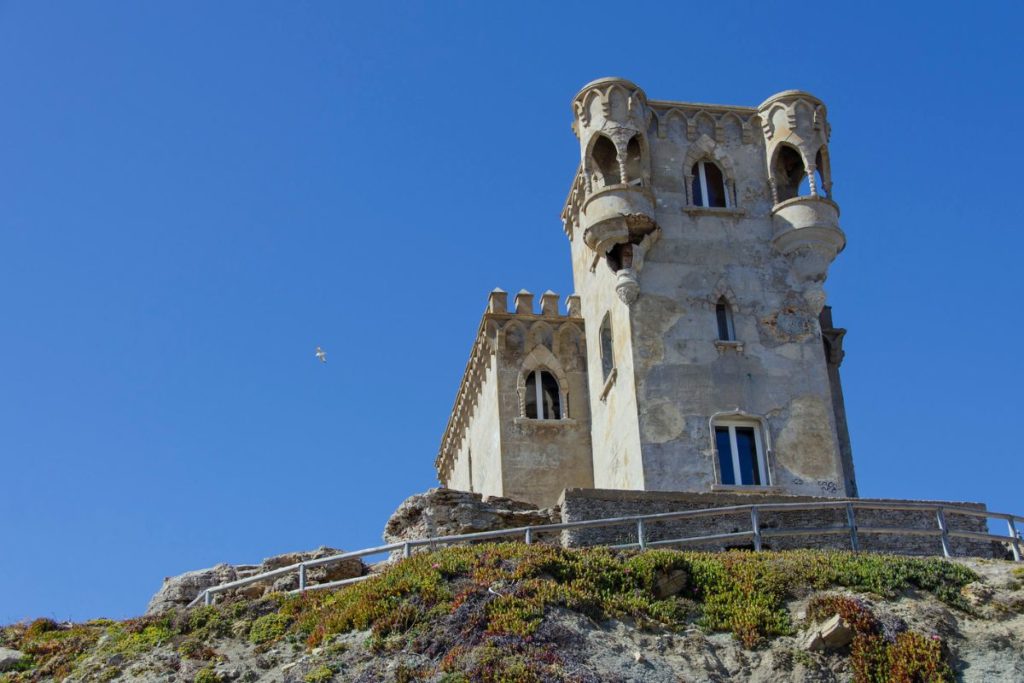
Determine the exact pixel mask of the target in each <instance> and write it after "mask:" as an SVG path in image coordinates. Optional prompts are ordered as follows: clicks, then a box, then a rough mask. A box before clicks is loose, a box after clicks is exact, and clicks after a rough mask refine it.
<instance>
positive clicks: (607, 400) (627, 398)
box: [572, 239, 644, 490]
mask: <svg viewBox="0 0 1024 683" xmlns="http://www.w3.org/2000/svg"><path fill="white" fill-rule="evenodd" d="M591 266H595V267H594V268H593V270H591ZM572 269H573V282H574V284H575V287H576V292H577V294H578V295H579V296H580V301H581V309H582V314H583V318H584V319H585V320H586V332H587V348H588V349H589V353H588V354H587V359H586V363H587V381H588V386H589V388H590V391H589V395H590V419H591V423H592V427H591V435H592V441H593V469H594V485H595V486H597V487H599V488H615V489H637V490H642V489H643V488H644V474H643V461H642V457H641V452H640V433H639V429H638V426H637V418H636V416H637V401H636V392H635V388H634V382H633V335H632V334H631V332H630V327H631V322H630V315H629V309H628V308H627V307H626V306H624V305H623V303H622V301H620V300H619V298H618V296H616V294H615V273H613V272H612V270H611V269H610V268H609V267H608V265H607V264H606V263H605V262H604V261H600V262H597V263H596V264H595V263H594V252H593V251H591V250H590V249H589V248H588V247H587V246H586V245H585V244H584V243H583V240H582V239H575V240H573V242H572ZM606 314H607V315H609V320H610V322H611V328H612V350H613V357H614V359H615V362H614V366H615V378H614V380H612V381H611V382H610V383H608V385H607V386H606V382H605V379H604V373H603V370H602V367H601V340H600V330H601V323H602V322H603V320H604V317H605V315H606Z"/></svg>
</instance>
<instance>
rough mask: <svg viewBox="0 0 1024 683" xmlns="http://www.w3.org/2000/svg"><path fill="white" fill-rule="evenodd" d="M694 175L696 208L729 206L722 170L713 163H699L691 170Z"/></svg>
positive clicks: (694, 201) (693, 188)
mask: <svg viewBox="0 0 1024 683" xmlns="http://www.w3.org/2000/svg"><path fill="white" fill-rule="evenodd" d="M691 173H693V187H692V190H693V203H694V205H695V206H718V207H723V208H724V207H726V206H728V205H729V204H728V201H727V200H726V194H725V178H724V177H723V176H722V169H720V168H718V166H717V165H716V164H715V163H714V162H711V161H698V162H697V163H696V164H694V165H693V168H692V169H691Z"/></svg>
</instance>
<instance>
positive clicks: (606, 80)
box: [572, 76, 643, 101]
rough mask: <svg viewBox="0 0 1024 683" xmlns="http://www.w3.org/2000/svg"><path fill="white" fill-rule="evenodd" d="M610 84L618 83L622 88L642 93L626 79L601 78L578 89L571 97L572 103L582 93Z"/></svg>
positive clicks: (634, 84)
mask: <svg viewBox="0 0 1024 683" xmlns="http://www.w3.org/2000/svg"><path fill="white" fill-rule="evenodd" d="M611 83H618V84H620V85H624V86H627V87H629V88H632V89H633V90H639V91H640V92H643V89H642V88H641V87H640V86H638V85H637V84H636V83H634V82H633V81H631V80H629V79H628V78H620V77H619V76H603V77H601V78H595V79H594V80H592V81H590V82H589V83H587V84H586V85H585V86H583V87H582V88H580V89H579V92H577V93H576V94H575V95H573V98H572V99H573V101H575V100H576V98H577V97H579V96H580V95H582V94H583V93H584V92H586V91H587V90H589V89H590V88H593V87H594V86H598V85H608V84H611Z"/></svg>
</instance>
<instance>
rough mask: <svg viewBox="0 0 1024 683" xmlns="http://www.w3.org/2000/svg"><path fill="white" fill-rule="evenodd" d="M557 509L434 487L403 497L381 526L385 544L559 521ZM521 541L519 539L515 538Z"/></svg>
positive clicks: (559, 516)
mask: <svg viewBox="0 0 1024 683" xmlns="http://www.w3.org/2000/svg"><path fill="white" fill-rule="evenodd" d="M561 521H562V519H561V515H560V514H559V511H558V508H537V507H536V506H534V505H531V504H530V503H524V502H521V501H518V500H512V499H511V498H500V497H497V496H489V497H483V496H481V495H480V494H479V493H471V492H469V491H456V490H455V489H446V488H435V489H430V490H429V491H426V492H424V493H417V494H416V495H414V496H410V497H409V498H406V499H405V501H404V502H403V503H402V504H401V505H399V506H398V509H397V510H395V512H394V514H392V515H391V518H390V519H389V520H388V522H387V524H386V525H385V527H384V542H385V543H402V542H404V541H411V540H416V539H421V538H430V537H432V536H454V535H462V534H472V533H476V532H480V531H494V530H497V529H514V528H516V527H521V526H533V525H536V524H557V523H559V522H561ZM516 540H521V539H516Z"/></svg>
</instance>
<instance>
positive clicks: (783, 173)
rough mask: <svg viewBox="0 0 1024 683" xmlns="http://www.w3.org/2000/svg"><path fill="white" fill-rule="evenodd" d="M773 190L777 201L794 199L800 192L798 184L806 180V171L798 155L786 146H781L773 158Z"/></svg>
mask: <svg viewBox="0 0 1024 683" xmlns="http://www.w3.org/2000/svg"><path fill="white" fill-rule="evenodd" d="M774 177H775V190H776V192H777V193H778V195H779V201H780V202H784V201H786V200H787V199H792V198H793V197H796V196H797V195H798V193H799V192H800V184H801V183H803V182H804V181H806V180H807V169H806V168H804V160H803V159H802V158H800V153H799V152H797V151H796V150H795V149H793V148H792V147H790V146H788V145H783V146H782V147H781V148H780V149H779V153H778V155H777V156H776V157H775V174H774Z"/></svg>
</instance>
